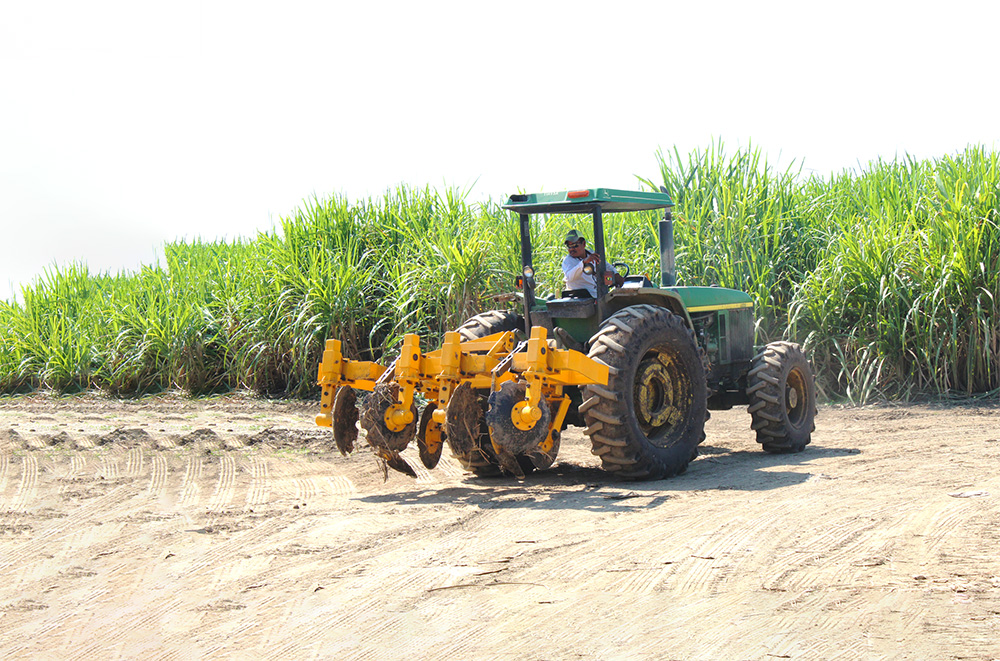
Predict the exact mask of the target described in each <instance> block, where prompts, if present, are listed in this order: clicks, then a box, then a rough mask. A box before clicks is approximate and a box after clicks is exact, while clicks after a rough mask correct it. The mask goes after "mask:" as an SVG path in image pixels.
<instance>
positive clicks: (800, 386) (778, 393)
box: [747, 342, 816, 453]
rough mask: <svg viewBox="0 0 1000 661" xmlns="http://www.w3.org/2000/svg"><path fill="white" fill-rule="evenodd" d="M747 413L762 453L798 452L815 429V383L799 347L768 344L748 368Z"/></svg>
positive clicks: (809, 366) (803, 447)
mask: <svg viewBox="0 0 1000 661" xmlns="http://www.w3.org/2000/svg"><path fill="white" fill-rule="evenodd" d="M747 397H748V399H749V400H750V406H749V407H747V411H749V412H750V416H751V418H752V420H753V422H752V423H751V425H750V428H751V429H753V430H754V431H756V432H757V442H758V443H760V444H761V445H762V446H763V448H764V451H765V452H772V453H788V452H802V451H803V450H804V449H805V448H806V446H807V445H809V441H810V440H812V432H813V430H814V429H816V423H815V419H816V382H815V379H814V378H813V372H812V366H811V365H810V364H809V359H808V358H806V355H805V353H803V351H802V347H800V346H799V345H798V344H793V343H791V342H772V343H771V344H768V345H767V346H766V347H764V350H763V351H761V352H760V353H759V354H757V356H756V357H755V358H754V359H753V362H752V363H751V364H750V372H749V373H748V374H747Z"/></svg>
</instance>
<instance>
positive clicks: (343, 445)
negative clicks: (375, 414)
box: [333, 386, 358, 457]
mask: <svg viewBox="0 0 1000 661" xmlns="http://www.w3.org/2000/svg"><path fill="white" fill-rule="evenodd" d="M333 440H334V442H335V443H336V444H337V449H338V450H340V454H342V455H344V456H345V457H346V456H347V455H349V454H351V453H352V452H354V442H355V441H356V440H358V396H357V395H356V394H354V390H353V389H352V388H348V387H347V386H341V387H340V388H338V389H337V394H336V395H334V397H333Z"/></svg>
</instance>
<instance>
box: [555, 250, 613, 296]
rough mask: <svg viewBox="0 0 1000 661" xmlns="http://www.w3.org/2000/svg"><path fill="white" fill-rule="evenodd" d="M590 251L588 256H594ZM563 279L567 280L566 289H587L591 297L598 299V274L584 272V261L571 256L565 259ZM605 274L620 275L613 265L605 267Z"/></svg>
mask: <svg viewBox="0 0 1000 661" xmlns="http://www.w3.org/2000/svg"><path fill="white" fill-rule="evenodd" d="M592 254H593V253H591V252H590V251H589V250H588V251H587V256H590V255H592ZM562 270H563V277H564V278H565V279H566V289H586V290H587V291H589V292H590V295H591V296H593V297H594V298H597V273H596V272H595V273H594V274H592V275H587V274H586V273H584V272H583V260H582V259H577V258H576V257H572V256H570V255H566V257H565V258H563V263H562ZM604 272H605V273H618V271H616V270H615V267H614V266H612V265H611V264H605V265H604Z"/></svg>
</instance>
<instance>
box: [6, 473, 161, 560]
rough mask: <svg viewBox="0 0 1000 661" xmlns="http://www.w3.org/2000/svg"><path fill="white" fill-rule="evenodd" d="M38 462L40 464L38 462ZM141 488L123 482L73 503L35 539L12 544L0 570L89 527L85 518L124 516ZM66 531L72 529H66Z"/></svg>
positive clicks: (33, 556)
mask: <svg viewBox="0 0 1000 661" xmlns="http://www.w3.org/2000/svg"><path fill="white" fill-rule="evenodd" d="M36 465H37V464H36ZM140 492H141V489H139V487H136V486H134V485H132V484H122V485H120V486H118V487H115V488H113V489H111V490H110V491H109V492H108V493H106V494H104V495H102V496H98V497H96V498H92V499H91V500H88V501H87V502H85V503H83V504H81V505H78V506H76V507H73V508H72V509H70V510H69V512H67V514H66V516H64V517H61V518H56V519H51V520H49V521H50V523H49V524H48V525H46V526H42V527H40V528H38V529H36V530H35V533H34V535H33V536H32V537H31V539H29V540H27V541H25V542H23V543H21V544H19V545H15V546H9V547H8V548H7V549H6V551H7V552H6V553H4V554H3V555H2V556H0V570H3V569H6V568H7V567H11V566H21V565H23V564H25V563H26V562H27V561H29V560H30V559H32V558H35V557H37V555H38V554H39V552H40V551H42V550H43V549H44V548H45V546H46V545H47V544H49V543H51V542H53V541H55V540H56V539H58V536H59V535H64V533H65V535H64V536H68V535H71V534H73V532H72V531H74V530H86V529H87V527H86V526H84V522H87V521H90V520H91V519H97V520H100V521H105V520H111V519H114V518H116V517H118V516H121V513H122V512H125V511H128V510H130V509H131V508H132V507H133V506H134V505H133V503H132V502H131V501H132V499H133V498H134V497H135V496H136V495H137V494H139V493H140ZM66 531H70V532H69V533H66Z"/></svg>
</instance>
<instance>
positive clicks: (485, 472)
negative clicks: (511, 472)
mask: <svg viewBox="0 0 1000 661" xmlns="http://www.w3.org/2000/svg"><path fill="white" fill-rule="evenodd" d="M457 330H458V334H459V336H460V337H461V338H462V340H463V341H465V342H468V341H469V340H478V339H480V338H483V337H486V336H487V335H493V334H494V333H502V332H504V331H523V330H524V317H522V316H521V315H519V314H517V313H516V312H514V311H512V310H490V311H489V312H483V313H482V314H477V315H476V316H474V317H472V318H471V319H469V320H468V321H466V322H465V323H464V324H462V325H461V326H459V327H458V329H457ZM477 394H478V396H479V400H480V405H481V406H482V409H483V414H484V415H485V413H486V409H487V406H488V404H487V399H486V398H487V397H488V396H489V392H488V391H483V392H478V393H477ZM452 454H453V455H454V456H455V459H457V460H458V463H459V464H460V465H461V466H462V468H463V469H465V470H467V471H470V472H472V473H474V474H475V475H478V476H479V477H490V476H495V475H500V474H501V473H502V472H503V471H502V469H501V468H500V462H499V461H498V460H497V456H496V453H495V452H493V445H492V444H491V443H490V433H489V428H488V427H487V426H486V423H485V421H484V422H483V423H482V428H481V430H480V434H479V438H478V440H477V441H476V447H474V448H473V449H472V450H471V451H470V452H456V451H455V448H452ZM518 463H521V464H522V465H523V463H524V462H521V461H520V458H519V462H518Z"/></svg>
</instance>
